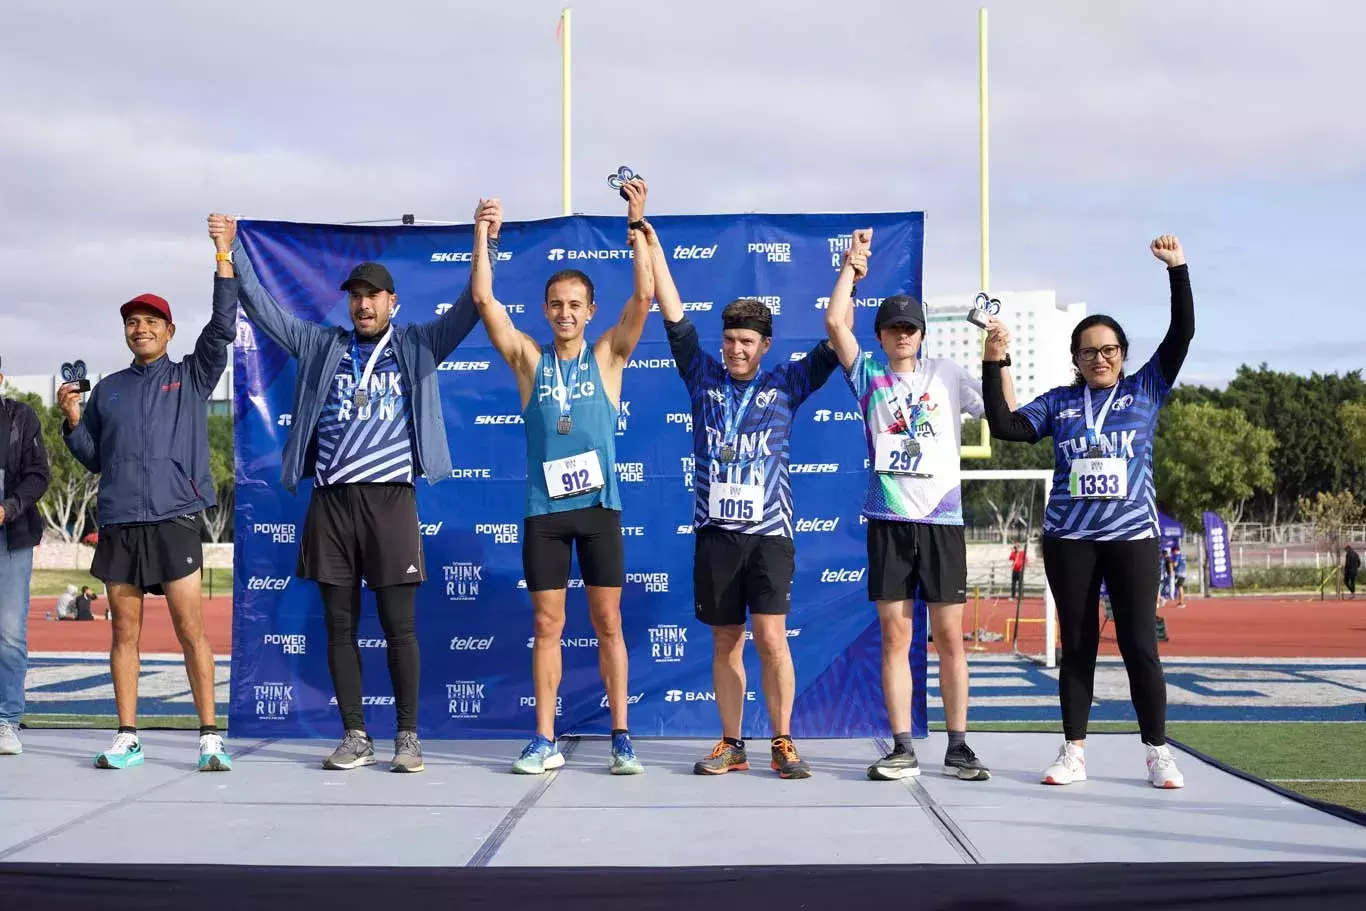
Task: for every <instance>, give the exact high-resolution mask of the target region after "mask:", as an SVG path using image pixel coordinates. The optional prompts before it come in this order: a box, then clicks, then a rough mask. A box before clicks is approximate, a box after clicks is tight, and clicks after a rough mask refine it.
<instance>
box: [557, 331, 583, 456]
mask: <svg viewBox="0 0 1366 911" xmlns="http://www.w3.org/2000/svg"><path fill="white" fill-rule="evenodd" d="M547 347H549V349H550V356H551V357H553V358H554V359H555V389H556V390H557V391H560V392H563V395H562V396H560V397H559V402H560V419H559V421H557V422H556V425H555V429H556V430H557V431H559V432H560V433H561V434H568V433H569V432H571V431H572V430H573V429H574V418H573V416H572V415H571V414H570V412H571V411H572V410H573V404H572V402H571V401H570V397H571V396H572V395H573V394H574V389H575V388H577V386H578V383H579V371H580V369H582V370H583V371H584V372H587V370H588V363H587V361H586V359H585V358H584V355H586V354H587V353H588V342H587V341H584V342H583V347H582V348H580V349H579V356H578V357H576V358H574V369H573V370H571V371H570V372H569V384H568V385H565V382H564V372H563V371H562V370H561V369H560V355H559V354H558V353H557V352H556V351H555V346H554V345H549V346H547Z"/></svg>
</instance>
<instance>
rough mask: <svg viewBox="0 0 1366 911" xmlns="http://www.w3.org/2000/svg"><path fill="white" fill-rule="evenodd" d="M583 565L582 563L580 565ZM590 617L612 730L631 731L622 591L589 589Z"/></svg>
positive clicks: (592, 586) (616, 589) (618, 589)
mask: <svg viewBox="0 0 1366 911" xmlns="http://www.w3.org/2000/svg"><path fill="white" fill-rule="evenodd" d="M580 562H581V563H582V561H580ZM584 582H585V584H584V588H585V589H586V590H587V592H588V615H589V617H590V618H591V619H592V621H593V631H594V632H595V633H597V635H598V673H600V674H601V675H602V684H603V688H604V689H605V690H606V691H607V702H608V705H609V706H610V709H611V713H612V730H614V731H624V730H626V729H627V724H626V716H627V714H628V712H627V708H628V706H627V699H628V696H629V693H628V687H629V679H628V674H629V667H628V665H627V659H626V639H625V638H624V637H623V636H622V634H621V589H620V588H602V587H599V586H596V585H588V584H587V580H584Z"/></svg>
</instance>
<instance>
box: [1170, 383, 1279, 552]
mask: <svg viewBox="0 0 1366 911" xmlns="http://www.w3.org/2000/svg"><path fill="white" fill-rule="evenodd" d="M1275 447H1276V437H1275V435H1274V434H1273V433H1272V432H1271V431H1269V430H1264V429H1262V428H1260V427H1254V426H1252V424H1251V422H1249V421H1248V419H1247V418H1246V417H1245V416H1244V415H1243V414H1242V412H1240V411H1237V410H1235V409H1233V408H1218V407H1216V406H1214V405H1209V404H1193V405H1190V404H1182V403H1176V404H1171V405H1168V406H1167V407H1165V408H1163V409H1162V411H1161V413H1160V414H1159V416H1158V421H1157V438H1156V439H1155V440H1154V442H1153V474H1154V480H1155V481H1156V485H1157V499H1158V502H1159V503H1161V504H1162V505H1163V507H1164V508H1165V509H1166V510H1167V512H1169V513H1171V514H1172V515H1173V516H1175V517H1176V518H1177V519H1179V520H1181V521H1182V522H1184V523H1186V524H1187V525H1196V524H1198V523H1199V522H1200V519H1201V514H1202V513H1203V512H1204V511H1205V510H1207V509H1208V510H1211V511H1213V512H1222V513H1225V514H1227V513H1228V512H1230V511H1232V510H1233V509H1234V507H1236V506H1237V505H1238V504H1240V503H1242V502H1243V501H1244V500H1246V499H1247V498H1248V497H1251V496H1252V495H1253V493H1255V492H1256V491H1258V490H1269V489H1271V487H1272V486H1273V485H1274V484H1275V483H1276V477H1275V475H1274V474H1273V473H1272V470H1271V463H1272V453H1273V452H1274V450H1275Z"/></svg>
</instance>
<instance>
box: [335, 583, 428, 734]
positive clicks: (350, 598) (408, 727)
mask: <svg viewBox="0 0 1366 911" xmlns="http://www.w3.org/2000/svg"><path fill="white" fill-rule="evenodd" d="M318 588H319V589H321V590H322V595H323V609H324V614H325V615H326V619H327V666H328V669H329V670H331V672H332V688H333V689H334V690H335V691H336V694H337V708H338V709H340V710H341V717H342V724H343V725H344V726H345V728H346V730H348V731H353V730H354V731H363V730H365V714H364V711H363V710H362V705H361V682H360V645H359V643H358V642H357V641H356V628H357V627H358V626H359V625H360V585H359V584H357V585H355V586H354V587H352V586H343V585H327V584H325V583H321V582H320V583H318ZM374 591H375V597H376V599H377V600H378V601H379V624H380V626H381V627H383V629H384V638H385V640H386V642H387V644H388V646H389V679H390V681H391V682H392V683H393V686H394V703H395V704H396V705H397V706H398V729H399V730H400V731H413V732H416V731H417V685H418V670H419V667H418V650H417V623H416V611H415V609H414V602H415V601H416V599H417V586H416V585H389V586H386V587H384V588H377V589H375V590H374Z"/></svg>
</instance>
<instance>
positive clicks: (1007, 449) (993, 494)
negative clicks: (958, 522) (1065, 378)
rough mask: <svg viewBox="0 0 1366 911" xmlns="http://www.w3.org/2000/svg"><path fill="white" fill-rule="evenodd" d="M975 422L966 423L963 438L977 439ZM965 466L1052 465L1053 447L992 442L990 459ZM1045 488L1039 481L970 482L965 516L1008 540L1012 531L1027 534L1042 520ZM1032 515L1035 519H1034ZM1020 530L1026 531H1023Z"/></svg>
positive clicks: (967, 468)
mask: <svg viewBox="0 0 1366 911" xmlns="http://www.w3.org/2000/svg"><path fill="white" fill-rule="evenodd" d="M978 426H979V425H978V423H977V422H976V421H968V422H967V423H965V424H964V425H963V438H964V439H967V440H975V439H978V437H979V435H980V433H981V431H980V430H979V429H978ZM962 465H963V469H964V470H965V471H972V470H976V469H988V468H1015V469H1018V468H1035V469H1038V468H1043V469H1051V468H1052V467H1053V447H1052V446H1051V445H1049V444H1048V443H1047V442H1043V443H1037V444H1031V443H1008V442H1005V441H1003V440H992V441H991V458H989V459H972V460H964V461H963V463H962ZM1042 512H1043V490H1042V489H1041V488H1040V486H1039V482H1038V481H971V482H969V483H967V484H964V485H963V518H964V520H965V521H967V522H969V523H970V524H972V525H977V526H981V525H991V526H993V527H995V528H996V530H997V532H998V533H999V534H1000V536H1001V543H1002V544H1004V543H1005V542H1007V541H1009V540H1010V538H1011V533H1012V532H1015V533H1016V536H1018V537H1026V536H1028V534H1029V532H1030V526H1031V525H1034V524H1037V523H1038V522H1042V519H1043V516H1042ZM1031 516H1032V517H1033V519H1034V521H1031ZM1021 532H1023V533H1022V534H1021Z"/></svg>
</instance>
